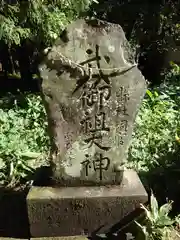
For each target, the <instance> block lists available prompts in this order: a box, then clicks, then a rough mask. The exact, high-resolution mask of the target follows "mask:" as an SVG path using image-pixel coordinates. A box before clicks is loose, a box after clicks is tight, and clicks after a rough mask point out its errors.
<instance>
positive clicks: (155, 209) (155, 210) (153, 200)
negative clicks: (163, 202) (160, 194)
mask: <svg viewBox="0 0 180 240" xmlns="http://www.w3.org/2000/svg"><path fill="white" fill-rule="evenodd" d="M150 207H151V213H152V217H153V219H154V221H156V220H157V219H158V213H159V211H158V202H157V200H156V198H155V196H154V195H153V194H152V195H151V199H150Z"/></svg>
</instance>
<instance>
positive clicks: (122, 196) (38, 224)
mask: <svg viewBox="0 0 180 240" xmlns="http://www.w3.org/2000/svg"><path fill="white" fill-rule="evenodd" d="M123 176H124V177H123V180H122V182H121V185H120V186H117V185H113V186H96V187H91V186H86V187H83V186H81V187H61V188H51V187H32V188H31V190H30V192H29V194H28V196H27V208H28V214H29V223H30V232H31V236H32V237H54V236H76V235H92V234H93V233H94V232H95V231H97V233H107V232H109V230H110V229H111V227H113V226H114V225H115V224H117V223H118V222H119V221H120V220H122V218H124V217H125V216H127V215H128V214H129V213H131V212H132V211H133V210H135V209H136V208H138V207H139V204H140V203H145V202H146V201H147V194H146V192H145V190H144V187H143V186H142V184H141V182H140V180H139V178H138V176H137V174H136V173H135V172H134V171H132V170H126V171H125V172H124V174H123Z"/></svg>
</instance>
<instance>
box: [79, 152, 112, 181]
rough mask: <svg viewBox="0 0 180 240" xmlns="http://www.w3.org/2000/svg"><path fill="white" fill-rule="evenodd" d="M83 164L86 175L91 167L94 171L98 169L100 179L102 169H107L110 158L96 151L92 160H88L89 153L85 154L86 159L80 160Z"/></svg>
mask: <svg viewBox="0 0 180 240" xmlns="http://www.w3.org/2000/svg"><path fill="white" fill-rule="evenodd" d="M81 164H82V165H84V166H85V171H86V176H88V175H89V169H91V168H93V170H94V171H95V172H97V171H99V179H100V180H102V176H103V171H107V170H108V168H109V165H110V159H109V158H108V157H104V156H103V154H102V153H96V154H95V156H94V159H93V161H90V160H89V155H88V154H87V155H86V160H85V161H83V162H81Z"/></svg>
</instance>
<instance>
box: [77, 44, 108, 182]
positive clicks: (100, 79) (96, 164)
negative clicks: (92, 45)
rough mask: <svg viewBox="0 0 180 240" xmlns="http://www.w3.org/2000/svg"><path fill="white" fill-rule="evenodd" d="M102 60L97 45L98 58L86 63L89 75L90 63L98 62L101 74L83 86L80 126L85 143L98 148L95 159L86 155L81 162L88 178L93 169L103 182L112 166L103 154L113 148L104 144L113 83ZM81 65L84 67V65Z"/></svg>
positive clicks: (90, 77)
mask: <svg viewBox="0 0 180 240" xmlns="http://www.w3.org/2000/svg"><path fill="white" fill-rule="evenodd" d="M86 53H87V54H88V55H92V54H93V51H92V50H90V49H88V50H87V51H86ZM100 60H101V57H100V56H99V46H97V45H96V57H92V58H91V59H89V60H87V61H86V63H87V64H88V67H89V73H91V70H92V69H90V68H91V64H90V62H94V61H96V67H97V69H98V72H99V74H96V75H89V79H88V81H87V79H86V81H84V82H83V85H82V84H81V86H82V95H81V107H82V109H83V112H84V114H83V116H82V120H81V122H80V124H81V126H82V128H83V131H84V133H86V135H87V137H86V138H85V139H84V142H85V143H86V144H88V147H92V145H95V146H96V147H97V151H96V153H95V155H94V157H93V158H94V159H91V160H90V159H89V155H86V160H85V161H83V162H81V164H82V165H83V167H84V168H85V172H86V176H88V174H89V169H93V170H94V171H95V172H97V171H99V179H100V181H101V180H102V178H103V171H107V170H108V168H109V166H110V159H109V158H108V157H106V156H105V155H104V154H103V151H109V150H110V148H111V147H110V146H107V145H105V144H104V143H103V136H104V133H108V132H109V131H110V128H109V126H108V125H107V121H106V118H107V116H106V111H105V109H106V108H107V107H108V101H109V99H110V97H111V82H110V80H109V78H108V75H105V74H104V73H103V72H102V70H101V67H100ZM106 60H107V56H106ZM81 64H82V65H83V64H84V63H81ZM98 149H99V150H98Z"/></svg>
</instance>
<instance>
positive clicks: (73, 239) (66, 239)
mask: <svg viewBox="0 0 180 240" xmlns="http://www.w3.org/2000/svg"><path fill="white" fill-rule="evenodd" d="M31 240H88V238H87V237H84V236H69V237H43V238H31Z"/></svg>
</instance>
